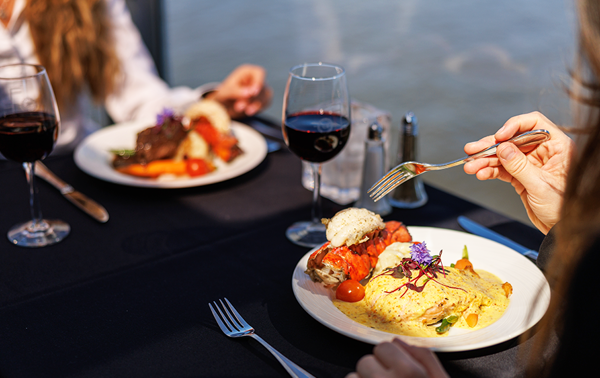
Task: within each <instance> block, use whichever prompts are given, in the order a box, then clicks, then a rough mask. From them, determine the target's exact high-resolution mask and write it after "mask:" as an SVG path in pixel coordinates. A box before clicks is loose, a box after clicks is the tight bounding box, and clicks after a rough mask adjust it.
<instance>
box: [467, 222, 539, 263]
mask: <svg viewBox="0 0 600 378" xmlns="http://www.w3.org/2000/svg"><path fill="white" fill-rule="evenodd" d="M458 224H460V226H461V227H462V228H464V229H465V230H467V231H469V232H470V233H472V234H475V235H478V236H482V237H484V238H487V239H490V240H493V241H495V242H498V243H500V244H503V245H505V246H507V247H509V248H512V249H514V250H515V251H517V252H519V253H520V254H522V255H525V256H526V257H529V258H530V259H533V260H537V258H538V253H537V252H536V251H534V250H532V249H529V248H527V247H524V246H522V245H521V244H519V243H517V242H514V241H512V240H510V239H509V238H507V237H506V236H502V235H500V234H499V233H497V232H495V231H492V230H490V229H489V228H487V227H485V226H482V225H480V224H479V223H477V222H475V221H473V220H471V219H469V218H467V217H463V216H459V217H458Z"/></svg>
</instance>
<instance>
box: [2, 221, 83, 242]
mask: <svg viewBox="0 0 600 378" xmlns="http://www.w3.org/2000/svg"><path fill="white" fill-rule="evenodd" d="M70 231H71V227H70V226H69V225H68V224H67V223H65V222H63V221H61V220H42V221H41V222H39V223H37V224H34V223H33V222H32V221H29V222H25V223H22V224H18V225H16V226H14V227H13V228H11V229H10V230H9V231H8V235H7V236H8V240H9V241H10V242H11V243H12V244H14V245H18V246H20V247H32V248H36V247H44V246H47V245H51V244H55V243H58V242H59V241H61V240H63V239H64V238H66V237H67V235H69V232H70Z"/></svg>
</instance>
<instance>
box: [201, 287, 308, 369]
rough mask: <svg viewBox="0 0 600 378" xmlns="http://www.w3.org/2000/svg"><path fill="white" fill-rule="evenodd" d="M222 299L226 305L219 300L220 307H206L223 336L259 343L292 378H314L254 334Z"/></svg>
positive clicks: (230, 305) (215, 303) (209, 305)
mask: <svg viewBox="0 0 600 378" xmlns="http://www.w3.org/2000/svg"><path fill="white" fill-rule="evenodd" d="M224 299H225V302H226V304H225V303H223V301H222V300H221V299H219V303H220V304H221V306H219V305H218V304H217V302H213V305H214V308H213V306H212V305H211V304H210V303H209V304H208V307H210V311H211V312H212V314H213V316H214V317H215V320H216V321H217V324H218V325H219V327H220V328H221V331H223V333H224V334H225V335H227V336H229V337H244V336H250V337H252V338H253V339H255V340H257V341H258V342H259V343H261V344H262V345H263V346H264V347H265V348H267V349H268V350H269V352H271V354H272V355H273V356H275V358H276V359H277V360H278V361H279V362H280V363H281V365H283V367H284V368H285V370H287V372H288V373H290V375H291V376H292V377H298V378H303V377H306V378H310V377H313V378H314V376H313V375H311V374H310V373H308V372H307V371H306V370H304V369H302V368H301V367H300V366H298V365H296V364H295V363H293V362H292V361H290V360H288V359H287V358H286V357H285V356H284V355H283V354H281V353H279V352H278V351H277V350H276V349H275V348H273V347H272V346H270V345H269V344H267V342H266V341H264V340H263V339H262V338H261V337H260V336H258V335H257V334H256V333H254V328H252V327H251V326H250V324H248V323H246V321H245V320H244V318H242V316H241V315H240V314H239V313H238V312H237V311H236V309H235V308H234V307H233V305H232V304H231V303H230V302H229V301H228V300H227V298H224ZM215 309H216V310H215ZM221 309H223V310H221Z"/></svg>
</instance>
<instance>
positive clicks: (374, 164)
mask: <svg viewBox="0 0 600 378" xmlns="http://www.w3.org/2000/svg"><path fill="white" fill-rule="evenodd" d="M382 133H383V127H382V126H381V125H380V124H379V123H378V122H377V121H375V122H373V123H371V124H370V125H369V127H368V129H367V140H366V141H365V160H364V164H363V172H362V181H361V186H360V194H359V198H358V201H356V203H355V204H354V206H355V207H359V208H364V209H367V210H371V211H372V212H374V213H376V214H379V215H381V216H384V215H387V214H389V213H391V212H392V207H391V206H390V203H389V200H388V198H387V197H384V198H382V199H381V200H379V201H377V202H375V201H373V199H372V198H371V197H370V196H369V194H368V193H367V191H368V190H369V189H370V188H371V186H373V184H375V183H376V182H377V181H378V180H379V179H380V178H381V177H383V175H384V174H385V172H386V166H385V150H384V140H383V136H382Z"/></svg>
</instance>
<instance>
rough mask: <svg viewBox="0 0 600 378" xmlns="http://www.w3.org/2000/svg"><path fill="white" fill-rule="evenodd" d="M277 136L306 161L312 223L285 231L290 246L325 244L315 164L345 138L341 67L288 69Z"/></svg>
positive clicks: (347, 110)
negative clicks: (309, 174) (280, 133)
mask: <svg viewBox="0 0 600 378" xmlns="http://www.w3.org/2000/svg"><path fill="white" fill-rule="evenodd" d="M282 129H283V137H284V139H285V143H286V144H287V146H288V148H289V149H290V150H291V151H292V152H293V153H294V154H296V155H297V156H298V157H300V159H302V160H304V161H307V162H310V165H311V168H312V172H313V178H314V189H313V198H312V199H313V200H312V219H311V220H310V221H303V222H296V223H294V224H292V225H291V226H290V227H289V228H288V229H287V231H286V236H287V237H288V239H289V240H290V241H292V242H293V243H295V244H298V245H302V246H305V247H316V246H319V245H321V244H323V243H325V242H326V241H327V238H326V236H325V226H324V225H323V224H322V223H321V197H320V186H321V163H322V162H325V161H327V160H329V159H332V158H333V157H335V156H336V155H337V154H338V153H339V152H340V151H341V150H342V149H343V148H344V146H345V145H346V142H347V141H348V138H349V137H350V96H349V94H348V84H347V82H346V74H345V71H344V69H343V68H342V67H340V66H336V65H332V64H325V63H305V64H300V65H298V66H295V67H292V68H291V69H290V73H289V76H288V81H287V85H286V88H285V93H284V95H283V111H282Z"/></svg>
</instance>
